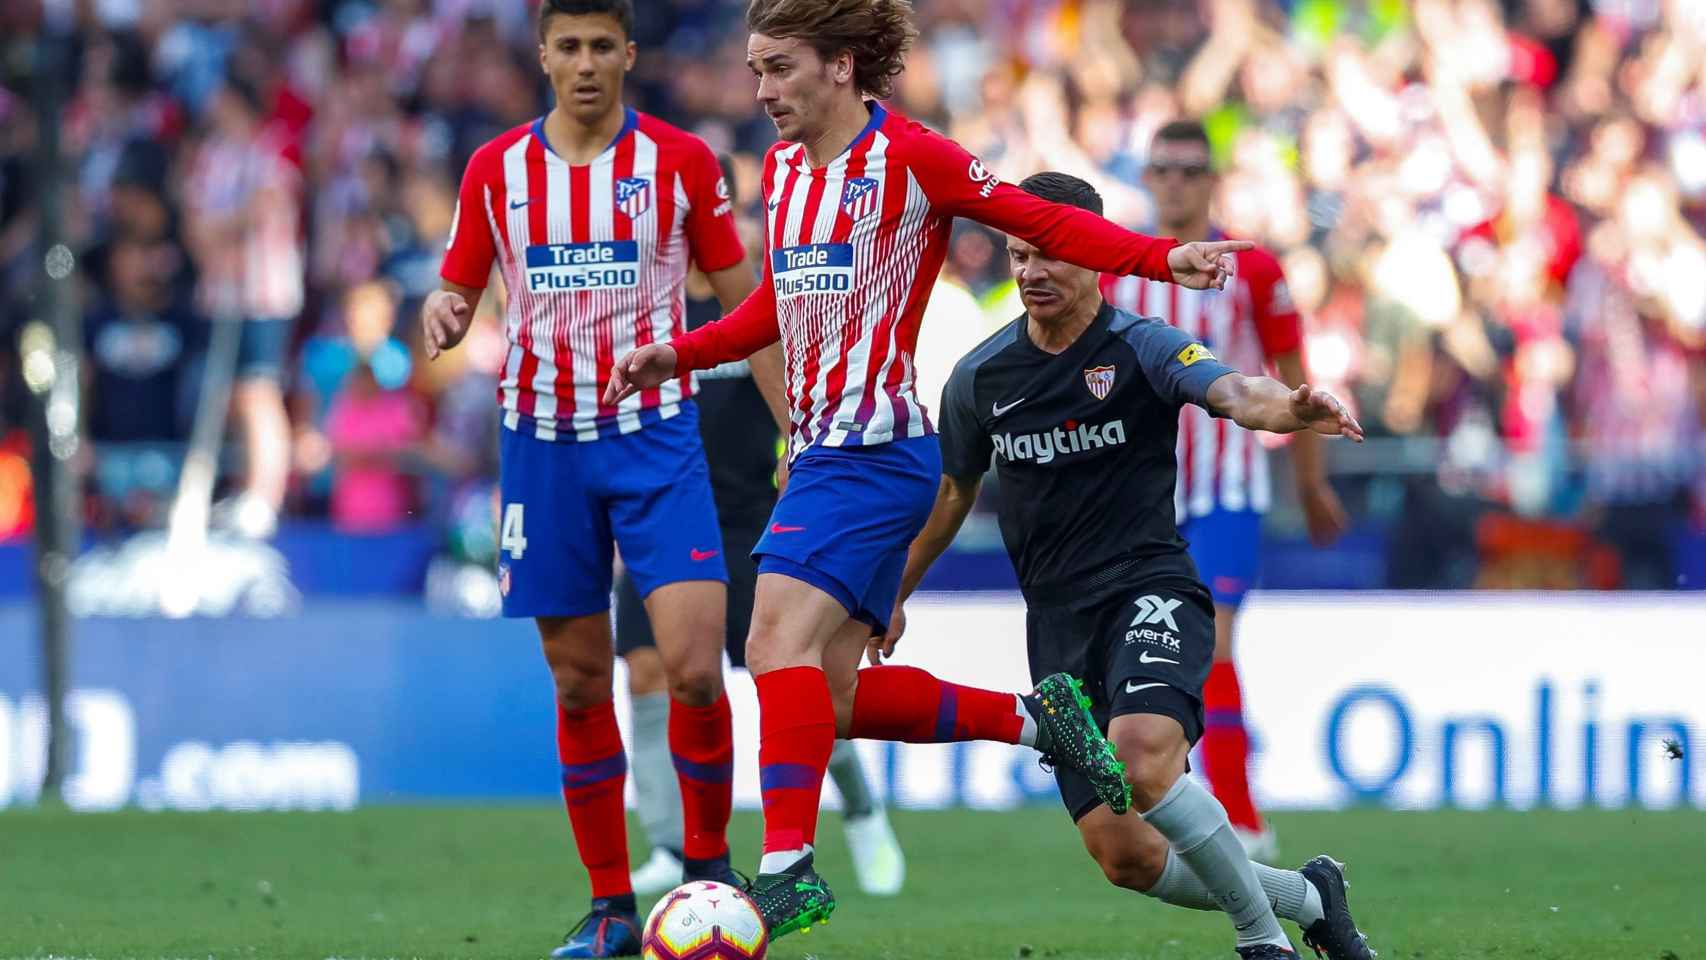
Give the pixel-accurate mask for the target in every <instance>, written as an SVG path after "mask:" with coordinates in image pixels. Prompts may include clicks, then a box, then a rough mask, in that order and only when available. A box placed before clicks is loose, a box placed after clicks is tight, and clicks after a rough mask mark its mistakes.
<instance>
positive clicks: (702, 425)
mask: <svg viewBox="0 0 1706 960" xmlns="http://www.w3.org/2000/svg"><path fill="white" fill-rule="evenodd" d="M721 315H722V308H721V307H719V306H718V305H717V301H715V300H695V299H692V298H688V300H687V327H688V329H693V328H695V327H700V326H703V325H705V324H707V323H709V322H711V321H712V320H715V319H717V318H718V317H719V316H721ZM698 378H699V389H698V391H697V392H696V393H695V394H694V397H695V399H696V400H697V402H698V404H699V435H700V437H701V438H702V439H703V440H704V442H705V465H706V466H707V467H708V468H709V469H710V472H711V495H712V496H713V497H714V498H715V499H716V501H717V518H718V520H719V521H721V523H722V525H723V526H724V527H734V528H740V529H745V528H748V527H752V528H762V527H763V526H764V524H765V523H766V522H767V521H768V520H769V519H770V510H771V508H773V507H775V506H776V458H777V456H778V453H779V450H780V448H779V447H778V444H779V443H780V442H781V432H780V431H779V430H777V429H776V421H775V419H774V418H772V417H771V416H770V407H769V406H767V405H766V404H765V402H764V395H763V394H762V393H760V392H759V390H758V384H757V383H756V382H754V381H753V379H752V367H751V366H750V365H748V363H747V361H745V360H737V361H735V362H733V363H725V364H723V365H722V366H719V367H713V368H712V369H710V370H701V371H699V373H698Z"/></svg>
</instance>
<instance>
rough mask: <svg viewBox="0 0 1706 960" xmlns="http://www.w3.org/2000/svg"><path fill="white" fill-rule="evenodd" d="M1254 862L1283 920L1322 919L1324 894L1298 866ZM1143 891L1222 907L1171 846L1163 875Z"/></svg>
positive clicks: (1305, 922) (1177, 902) (1184, 903)
mask: <svg viewBox="0 0 1706 960" xmlns="http://www.w3.org/2000/svg"><path fill="white" fill-rule="evenodd" d="M1251 866H1252V867H1253V868H1254V869H1255V871H1256V880H1257V882H1259V883H1260V884H1261V885H1262V892H1263V893H1265V894H1267V897H1268V902H1269V903H1271V904H1272V905H1273V910H1274V915H1275V916H1277V917H1279V918H1280V919H1282V920H1291V921H1294V922H1296V923H1297V924H1298V925H1299V926H1301V927H1305V928H1307V927H1309V926H1310V925H1311V924H1313V923H1315V921H1317V920H1319V919H1321V895H1320V894H1319V893H1317V892H1316V890H1315V888H1314V887H1313V886H1312V885H1311V884H1310V883H1309V881H1308V880H1305V879H1304V878H1303V874H1301V873H1298V872H1297V871H1296V870H1279V869H1276V868H1274V867H1270V866H1267V865H1266V864H1261V863H1252V864H1251ZM1143 893H1144V895H1145V896H1150V897H1154V898H1155V899H1157V900H1160V901H1161V902H1163V903H1170V904H1172V905H1173V906H1175V907H1184V908H1186V909H1189V910H1215V911H1218V910H1220V909H1221V907H1220V904H1219V903H1218V902H1216V900H1215V899H1214V894H1213V893H1211V892H1209V889H1208V884H1206V883H1204V882H1203V881H1202V878H1201V877H1198V876H1197V875H1196V873H1195V872H1194V871H1193V870H1191V868H1190V865H1189V864H1187V863H1185V861H1184V860H1182V859H1180V857H1179V855H1178V853H1177V852H1175V851H1173V850H1172V849H1170V848H1169V849H1168V851H1167V865H1166V866H1164V867H1162V868H1161V877H1160V879H1158V880H1156V881H1155V883H1154V885H1153V886H1151V887H1150V888H1149V889H1147V890H1145V891H1143Z"/></svg>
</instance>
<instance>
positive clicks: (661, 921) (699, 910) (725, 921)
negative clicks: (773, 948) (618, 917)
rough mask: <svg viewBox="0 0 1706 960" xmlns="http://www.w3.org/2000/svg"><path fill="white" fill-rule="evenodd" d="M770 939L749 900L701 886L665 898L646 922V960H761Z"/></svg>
mask: <svg viewBox="0 0 1706 960" xmlns="http://www.w3.org/2000/svg"><path fill="white" fill-rule="evenodd" d="M768 945H769V937H768V936H766V935H765V932H764V918H763V917H762V916H760V915H759V913H758V907H756V906H754V905H753V903H752V900H751V899H750V898H748V897H747V895H746V894H744V893H742V892H740V891H739V890H736V889H735V888H734V887H731V886H729V885H728V884H726V883H716V882H713V881H710V880H695V881H693V882H692V883H684V884H682V885H681V886H679V887H676V888H675V889H674V890H671V891H670V892H668V893H666V894H664V895H663V899H662V900H659V901H658V905H657V906H655V907H653V908H652V915H651V916H649V917H647V918H646V933H645V936H644V937H642V938H641V940H640V956H641V957H643V958H644V960H760V958H762V957H763V956H764V950H765V947H767V946H768Z"/></svg>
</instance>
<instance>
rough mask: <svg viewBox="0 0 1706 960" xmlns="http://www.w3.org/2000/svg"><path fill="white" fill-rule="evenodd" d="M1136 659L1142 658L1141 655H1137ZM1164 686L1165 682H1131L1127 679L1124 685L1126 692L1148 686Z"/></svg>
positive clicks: (1133, 691)
mask: <svg viewBox="0 0 1706 960" xmlns="http://www.w3.org/2000/svg"><path fill="white" fill-rule="evenodd" d="M1137 659H1139V660H1143V658H1142V657H1138V658H1137ZM1144 662H1145V663H1147V662H1148V661H1144ZM1167 662H1168V663H1172V662H1173V661H1171V660H1169V661H1167ZM1165 686H1166V684H1165V683H1132V682H1131V681H1130V680H1127V681H1126V685H1125V692H1126V693H1136V692H1137V691H1139V690H1148V689H1149V688H1150V687H1165Z"/></svg>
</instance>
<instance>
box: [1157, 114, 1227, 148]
mask: <svg viewBox="0 0 1706 960" xmlns="http://www.w3.org/2000/svg"><path fill="white" fill-rule="evenodd" d="M1163 140H1165V141H1166V142H1168V143H1200V144H1202V145H1203V149H1205V150H1212V149H1213V146H1212V145H1211V144H1210V143H1209V142H1208V130H1207V129H1206V128H1204V127H1203V125H1202V121H1200V120H1174V121H1172V122H1171V123H1167V124H1164V125H1163V126H1162V127H1161V129H1159V130H1157V131H1155V139H1154V142H1155V143H1160V142H1162V141H1163Z"/></svg>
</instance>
